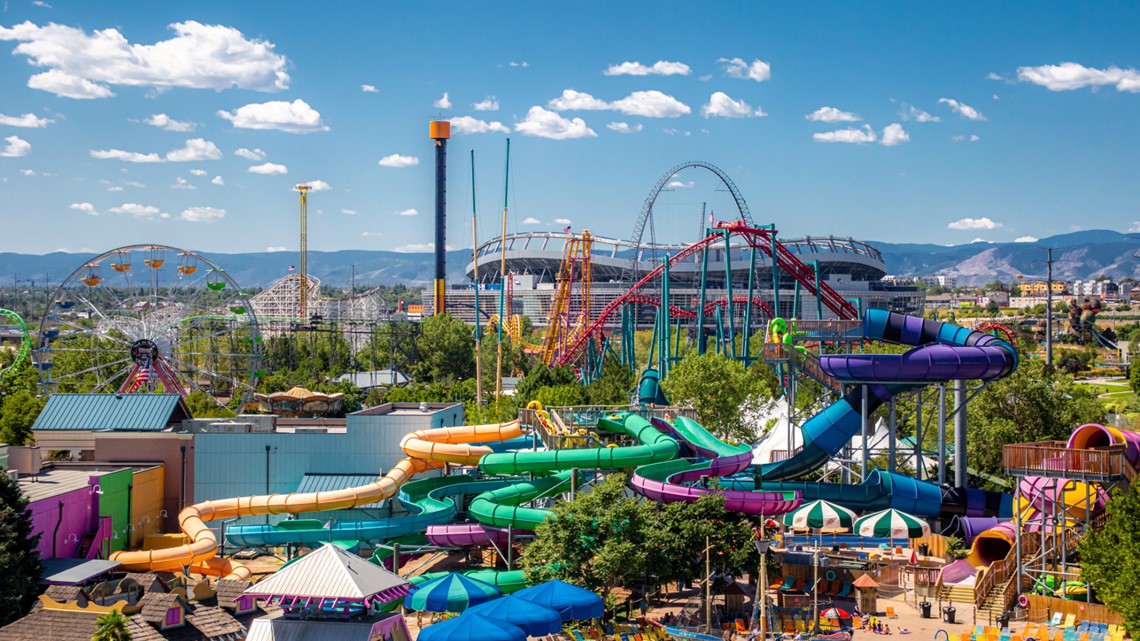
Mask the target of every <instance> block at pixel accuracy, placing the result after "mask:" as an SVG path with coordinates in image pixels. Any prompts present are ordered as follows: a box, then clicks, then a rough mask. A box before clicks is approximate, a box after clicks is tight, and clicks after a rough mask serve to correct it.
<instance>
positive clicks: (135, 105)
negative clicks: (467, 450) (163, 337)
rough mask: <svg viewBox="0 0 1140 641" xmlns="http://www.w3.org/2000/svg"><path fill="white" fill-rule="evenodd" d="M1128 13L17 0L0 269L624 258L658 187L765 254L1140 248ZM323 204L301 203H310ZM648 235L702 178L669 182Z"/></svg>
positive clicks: (6, 42) (991, 6)
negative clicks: (799, 244) (512, 248)
mask: <svg viewBox="0 0 1140 641" xmlns="http://www.w3.org/2000/svg"><path fill="white" fill-rule="evenodd" d="M1138 24H1140V8H1138V5H1135V4H1128V3H1117V4H1110V3H1096V4H1085V3H1068V4H1060V3H1057V4H1042V3H953V4H941V5H934V4H931V3H887V2H882V3H850V4H847V3H826V2H824V3H810V4H809V3H780V4H769V3H744V2H735V3H729V2H720V3H696V4H695V3H681V2H658V3H647V2H622V3H602V2H564V3H512V2H480V3H473V2H468V3H449V2H437V3H430V4H429V3H347V2H346V3H293V2H195V3H173V2H172V3H141V2H115V3H90V2H64V1H61V0H46V1H39V2H30V1H25V0H7V2H5V3H4V4H3V13H0V49H3V50H6V53H7V54H8V55H5V56H0V86H2V88H3V93H2V95H3V99H2V100H0V181H2V182H0V185H2V190H3V194H4V198H3V200H2V204H0V207H2V208H3V219H4V229H5V233H4V234H3V235H0V251H20V252H29V253H42V252H49V251H54V250H57V249H66V250H69V251H83V250H93V251H104V250H107V249H111V248H113V247H116V246H120V245H125V244H129V243H137V242H161V243H168V244H172V245H176V246H180V247H185V248H189V249H197V250H203V251H219V252H241V251H264V250H266V249H269V248H273V249H283V250H288V251H295V250H296V248H297V239H296V236H297V222H296V212H297V198H296V194H295V193H292V192H291V191H290V188H291V186H292V185H294V184H295V183H298V182H301V181H310V182H312V183H313V184H314V185H317V186H318V187H319V188H321V189H318V190H317V191H314V192H313V193H312V194H311V196H310V205H309V212H310V248H311V249H321V250H332V249H344V248H359V249H387V250H392V249H400V250H404V251H414V250H425V249H427V248H428V246H429V245H428V244H429V243H430V242H431V240H432V238H433V233H432V212H433V207H434V195H433V188H434V159H433V154H434V152H433V149H432V145H431V141H430V140H429V139H428V122H429V120H431V119H433V118H446V119H454V120H453V137H452V140H451V142H450V146H449V169H450V170H449V207H448V214H449V217H448V244H449V245H451V246H454V247H470V245H471V227H470V215H471V179H470V171H471V165H470V157H469V154H470V150H472V149H474V150H475V153H476V175H477V182H476V192H477V197H478V200H477V206H478V213H479V218H480V223H479V234H480V240H481V241H482V240H484V239H486V238H487V237H488V236H490V235H492V234H496V233H497V230H498V227H499V215H500V214H501V209H502V204H503V178H504V152H505V144H506V143H505V139H506V138H507V137H508V136H509V137H510V139H511V159H512V163H511V174H510V190H509V198H508V201H507V202H508V204H509V209H510V221H509V229H510V230H511V231H523V230H558V229H561V228H562V227H564V226H565V224H567V222H566V221H569V224H571V225H572V226H573V228H574V229H576V230H581V229H583V228H589V229H591V230H592V231H593V232H594V233H595V234H600V235H606V236H611V237H619V238H626V237H629V236H630V234H631V232H632V230H633V227H634V224H635V222H636V218H637V215H638V213H639V211H640V210H641V207H642V204H643V202H644V201H645V199H646V197H647V196H648V195H649V192H650V190H651V188H652V187H653V185H654V184H655V183H656V182H657V181H658V180H659V179H660V178H661V177H662V176H663V175H664V174H666V172H667V171H668V170H669V169H670V168H671V167H673V166H675V165H677V164H679V163H682V162H685V161H689V160H703V161H708V162H711V163H713V164H715V165H717V166H718V167H720V168H721V169H723V170H724V171H725V172H726V173H727V174H728V176H730V177H731V179H732V180H733V181H734V182H735V183H736V185H737V186H738V187H739V189H740V191H741V192H742V194H743V195H744V197H745V198H746V199H747V202H748V204H749V206H750V208H751V211H752V215H753V218H754V219H755V220H756V221H757V222H759V223H775V224H776V226H777V228H778V229H779V230H780V233H781V234H782V235H785V236H801V235H804V234H837V235H842V236H853V237H855V238H859V239H872V240H883V241H895V242H936V243H943V244H956V243H964V242H970V241H972V240H974V239H975V238H981V239H985V240H990V241H1010V240H1014V239H1018V238H1021V239H1030V238H1039V237H1045V236H1048V235H1051V234H1055V233H1065V232H1069V231H1072V230H1074V229H1079V228H1109V229H1117V230H1122V231H1124V230H1129V229H1132V230H1140V222H1137V221H1140V197H1138V196H1137V190H1136V187H1135V185H1136V184H1137V178H1138V177H1140V176H1138V175H1137V174H1138V173H1140V163H1138V162H1137V159H1138V158H1137V156H1138V153H1137V150H1138V149H1140V128H1138V127H1137V114H1140V71H1137V66H1140V48H1138V47H1137V46H1136V44H1135V29H1136V26H1137V25H1138ZM318 181H319V182H318ZM671 182H672V183H674V184H673V185H672V186H671V187H670V188H669V189H668V190H667V191H666V192H663V193H662V194H661V196H660V197H659V198H658V201H657V205H656V206H655V209H654V211H655V219H656V230H657V236H658V238H659V239H661V240H671V241H682V240H692V239H693V238H694V237H695V235H696V233H697V230H698V226H699V224H700V219H701V213H700V212H701V207H702V203H705V204H706V206H707V207H709V208H711V209H712V210H713V211H714V212H715V214H716V216H717V217H718V218H724V219H728V218H733V217H735V210H734V207H733V203H732V200H731V198H730V197H729V195H728V194H727V193H726V192H725V190H724V189H723V188H722V187H721V185H720V183H719V181H718V180H717V179H716V177H715V176H714V175H713V174H712V173H709V172H707V171H703V170H697V169H691V170H686V171H684V172H682V173H681V174H678V175H677V176H676V177H675V179H674V180H673V181H671Z"/></svg>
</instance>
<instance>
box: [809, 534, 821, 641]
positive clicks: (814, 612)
mask: <svg viewBox="0 0 1140 641" xmlns="http://www.w3.org/2000/svg"><path fill="white" fill-rule="evenodd" d="M821 556H823V551H822V550H815V551H814V552H812V555H811V561H812V563H811V565H812V584H811V585H812V603H811V621H812V623H811V625H812V630H813V631H815V632H818V631H819V590H818V589H816V588H817V587H818V585H819V564H820V557H821Z"/></svg>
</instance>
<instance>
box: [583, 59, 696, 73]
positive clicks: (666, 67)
mask: <svg viewBox="0 0 1140 641" xmlns="http://www.w3.org/2000/svg"><path fill="white" fill-rule="evenodd" d="M602 73H604V74H605V75H607V76H650V75H655V76H687V75H689V74H690V73H692V69H690V68H689V65H687V64H685V63H683V62H670V61H668V60H658V61H657V62H655V63H653V64H652V65H643V64H641V63H640V62H623V63H621V64H617V65H610V66H609V67H607V68H606V70H605V71H603V72H602Z"/></svg>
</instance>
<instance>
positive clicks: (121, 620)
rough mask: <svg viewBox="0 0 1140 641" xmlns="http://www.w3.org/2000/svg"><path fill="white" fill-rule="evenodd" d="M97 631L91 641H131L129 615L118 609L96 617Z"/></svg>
mask: <svg viewBox="0 0 1140 641" xmlns="http://www.w3.org/2000/svg"><path fill="white" fill-rule="evenodd" d="M95 624H96V625H97V626H98V627H97V628H95V633H94V634H92V635H91V641H131V633H130V631H129V630H127V617H125V616H123V615H122V613H120V612H119V611H118V610H115V611H113V612H108V613H107V614H104V615H103V616H101V617H99V618H98V619H95Z"/></svg>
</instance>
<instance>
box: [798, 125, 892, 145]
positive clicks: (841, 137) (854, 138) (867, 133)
mask: <svg viewBox="0 0 1140 641" xmlns="http://www.w3.org/2000/svg"><path fill="white" fill-rule="evenodd" d="M811 139H812V140H814V141H816V142H847V143H865V142H875V140H877V139H878V136H876V135H875V130H873V129H871V125H863V128H862V129H856V128H854V127H848V128H847V129H836V130H835V131H824V132H821V133H815V134H812V135H811Z"/></svg>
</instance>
